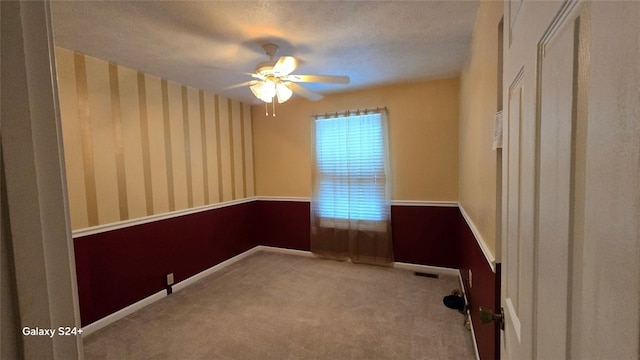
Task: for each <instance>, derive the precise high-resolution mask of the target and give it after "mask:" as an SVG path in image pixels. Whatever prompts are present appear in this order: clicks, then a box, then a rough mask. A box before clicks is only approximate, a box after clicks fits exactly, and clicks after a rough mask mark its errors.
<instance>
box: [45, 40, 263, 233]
mask: <svg viewBox="0 0 640 360" xmlns="http://www.w3.org/2000/svg"><path fill="white" fill-rule="evenodd" d="M56 62H57V75H58V89H59V93H60V111H61V114H62V129H63V141H64V149H65V162H66V172H67V183H68V187H69V203H70V204H69V206H70V212H71V223H72V227H73V229H74V230H76V229H82V228H86V227H91V226H96V225H103V224H109V223H113V222H118V221H123V220H130V219H136V218H140V217H145V216H149V215H156V214H161V213H166V212H171V211H175V210H182V209H187V208H192V207H198V206H203V205H208V204H214V203H219V202H223V201H230V200H235V199H242V198H247V197H252V196H254V194H255V191H254V175H253V145H252V144H253V141H252V126H251V108H250V106H249V105H248V104H243V103H241V102H238V101H235V100H231V99H227V98H225V97H222V96H218V95H215V94H212V93H209V92H206V91H203V90H199V89H195V88H191V87H187V86H184V85H180V84H176V83H174V82H171V81H167V80H164V79H160V78H158V77H155V76H152V75H148V74H144V73H141V72H139V71H135V70H131V69H128V68H126V67H123V66H119V65H116V64H112V63H109V62H106V61H104V60H100V59H96V58H93V57H90V56H85V55H83V54H79V53H75V52H73V51H70V50H67V49H63V48H60V47H57V48H56Z"/></svg>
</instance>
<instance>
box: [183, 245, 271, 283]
mask: <svg viewBox="0 0 640 360" xmlns="http://www.w3.org/2000/svg"><path fill="white" fill-rule="evenodd" d="M258 251H259V249H258V247H257V246H255V247H252V248H251V249H249V250H247V251H245V252H243V253H240V254H238V255H236V256H234V257H232V258H230V259H227V260H225V261H223V262H221V263H219V264H217V265H214V266H212V267H210V268H208V269H207V270H204V271H201V272H199V273H197V274H195V275H193V276H191V277H189V278H186V279H184V280H182V281H180V282H179V283H176V284H175V285H174V286H173V291H180V290H182V289H184V288H185V287H187V286H189V285H191V284H193V283H195V282H197V281H198V280H202V279H204V278H206V277H207V276H209V275H211V274H214V273H216V272H218V271H220V270H222V269H224V268H225V267H227V266H229V265H231V264H233V263H236V262H238V261H240V260H242V259H244V258H246V257H248V256H251V255H253V254H255V253H256V252H258Z"/></svg>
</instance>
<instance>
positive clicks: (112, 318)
mask: <svg viewBox="0 0 640 360" xmlns="http://www.w3.org/2000/svg"><path fill="white" fill-rule="evenodd" d="M258 251H260V247H259V246H255V247H253V248H251V249H249V250H247V251H245V252H243V253H240V254H238V255H236V256H234V257H232V258H230V259H228V260H225V261H223V262H221V263H219V264H217V265H214V266H212V267H210V268H208V269H207V270H204V271H202V272H199V273H197V274H195V275H193V276H191V277H189V278H187V279H185V280H182V281H180V282H179V283H176V284H175V285H174V286H173V288H172V289H173V291H179V290H182V289H184V288H185V287H187V286H189V285H191V284H193V283H195V282H196V281H198V280H201V279H203V278H205V277H207V276H209V275H211V274H213V273H215V272H218V271H220V270H222V269H223V268H225V267H227V266H229V265H231V264H233V263H235V262H238V261H240V260H242V259H244V258H246V257H247V256H250V255H252V254H255V253H256V252H258ZM166 296H167V291H166V290H162V291H158V292H157V293H155V294H153V295H151V296H148V297H146V298H144V299H142V300H140V301H138V302H136V303H134V304H131V305H129V306H127V307H125V308H123V309H121V310H118V311H116V312H114V313H113V314H111V315H108V316H106V317H103V318H102V319H100V320H97V321H95V322H92V323H91V324H89V325H87V326H84V327H83V328H82V337H85V336H87V335H89V334H92V333H94V332H96V331H98V330H100V329H102V328H104V327H106V326H109V325H111V324H113V323H114V322H116V321H118V320H120V319H122V318H124V317H126V316H129V315H131V314H133V313H134V312H136V311H138V310H140V309H142V308H143V307H145V306H147V305H151V304H153V303H154V302H156V301H158V300H161V299H163V298H165V297H166Z"/></svg>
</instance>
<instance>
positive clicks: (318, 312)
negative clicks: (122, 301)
mask: <svg viewBox="0 0 640 360" xmlns="http://www.w3.org/2000/svg"><path fill="white" fill-rule="evenodd" d="M456 288H459V283H458V278H457V277H456V276H452V275H440V278H439V279H433V278H427V277H421V276H415V275H414V274H413V272H411V271H408V270H403V269H397V268H385V267H378V266H369V265H355V264H352V263H349V262H339V261H333V260H325V259H319V258H313V257H304V256H296V255H285V254H276V253H270V252H259V253H256V254H254V255H252V256H249V257H247V258H245V259H243V260H241V261H239V262H237V263H234V264H232V265H230V266H228V267H226V268H224V269H222V270H220V271H219V272H217V273H215V274H213V275H211V276H209V277H207V278H205V279H203V280H201V281H199V282H197V283H195V284H193V285H191V286H189V287H187V288H185V289H183V290H181V291H179V292H176V293H174V294H172V295H170V296H168V297H166V298H164V299H162V300H161V301H158V302H156V303H153V304H151V305H149V306H147V307H145V308H143V309H141V310H139V311H137V312H136V313H134V314H132V315H130V316H127V317H126V318H124V319H121V320H119V321H117V322H115V323H113V324H112V325H110V326H108V327H106V328H104V329H101V330H99V331H97V332H95V333H93V334H91V335H89V336H87V337H86V338H85V339H84V351H85V357H86V359H88V360H93V359H118V360H122V359H438V360H441V359H474V358H475V353H474V350H473V345H472V341H471V334H470V332H469V331H468V330H466V329H465V327H464V325H463V322H464V317H463V315H462V314H460V313H458V312H457V311H455V310H451V309H448V308H446V307H445V306H444V305H443V304H442V298H443V296H445V295H449V294H450V293H451V290H453V289H456Z"/></svg>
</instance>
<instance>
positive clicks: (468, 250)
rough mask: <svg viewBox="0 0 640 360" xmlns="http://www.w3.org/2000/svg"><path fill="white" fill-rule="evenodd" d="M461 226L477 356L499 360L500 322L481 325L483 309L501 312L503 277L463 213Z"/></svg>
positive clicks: (464, 276)
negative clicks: (492, 264)
mask: <svg viewBox="0 0 640 360" xmlns="http://www.w3.org/2000/svg"><path fill="white" fill-rule="evenodd" d="M459 224H460V226H459V231H460V235H459V236H460V240H461V256H462V259H461V266H460V274H461V275H462V279H463V282H464V286H465V292H466V294H467V299H468V301H469V307H470V314H471V321H472V322H473V331H474V333H475V336H476V343H477V345H478V353H479V354H480V359H482V360H494V359H499V357H500V345H499V341H500V336H499V325H498V324H497V323H493V324H486V325H485V324H482V323H481V322H480V306H482V307H486V308H488V309H491V310H493V311H496V310H498V312H499V308H500V306H499V303H500V295H499V294H500V276H499V274H498V275H496V273H495V272H494V271H493V270H492V269H491V266H490V265H489V263H488V260H487V258H486V257H485V256H484V253H483V252H482V249H481V248H480V245H479V244H478V241H477V240H476V237H475V236H474V234H473V232H472V231H471V228H470V227H469V225H468V224H467V222H466V221H465V219H464V217H463V216H462V214H460V217H459ZM496 268H497V269H499V268H500V264H497V266H496ZM469 269H471V273H472V284H471V285H472V287H471V288H470V287H469ZM496 297H497V298H496ZM496 304H497V305H498V306H496Z"/></svg>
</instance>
